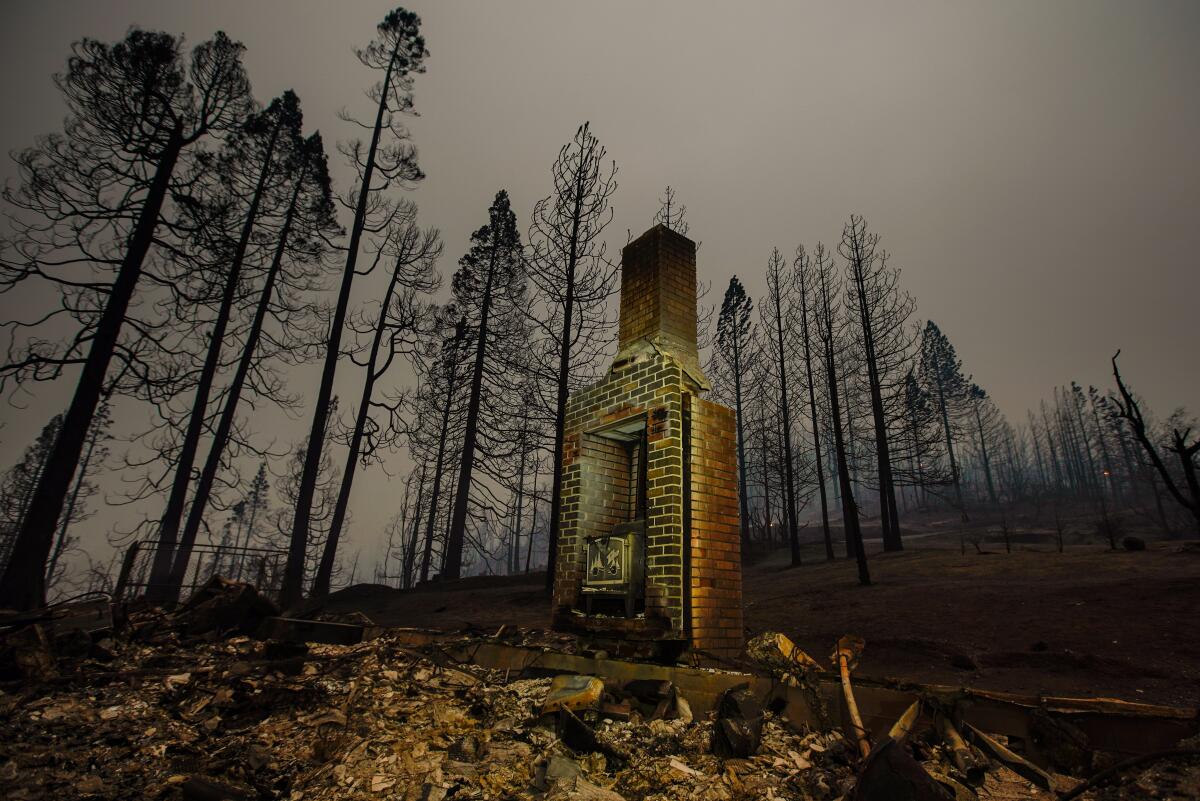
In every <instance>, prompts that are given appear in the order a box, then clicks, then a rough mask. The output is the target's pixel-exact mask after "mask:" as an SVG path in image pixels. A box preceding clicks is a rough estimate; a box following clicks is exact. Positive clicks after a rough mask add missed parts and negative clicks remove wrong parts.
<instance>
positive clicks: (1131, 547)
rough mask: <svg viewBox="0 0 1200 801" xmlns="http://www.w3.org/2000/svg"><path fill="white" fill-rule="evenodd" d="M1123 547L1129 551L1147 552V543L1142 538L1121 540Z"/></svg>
mask: <svg viewBox="0 0 1200 801" xmlns="http://www.w3.org/2000/svg"><path fill="white" fill-rule="evenodd" d="M1121 547H1123V548H1124V549H1125V550H1127V551H1144V550H1146V541H1145V540H1144V539H1142V538H1141V537H1124V538H1122V540H1121Z"/></svg>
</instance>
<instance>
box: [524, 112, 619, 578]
mask: <svg viewBox="0 0 1200 801" xmlns="http://www.w3.org/2000/svg"><path fill="white" fill-rule="evenodd" d="M605 153H606V151H605V149H604V147H603V146H602V145H601V144H600V142H599V140H598V139H596V137H595V135H593V134H592V132H591V130H590V128H589V125H588V123H586V122H585V123H584V124H583V125H581V126H579V129H578V130H576V131H575V137H574V138H573V139H572V140H571V141H570V142H569V143H567V144H565V145H563V146H562V148H561V149H560V150H559V151H558V158H557V159H555V161H554V165H553V166H552V167H551V169H550V174H551V178H552V180H553V182H554V191H553V193H552V194H550V195H549V196H548V197H546V198H543V199H542V200H540V201H538V203H537V205H536V206H534V208H533V222H532V223H531V224H530V227H529V244H530V248H531V253H530V257H529V270H528V273H529V278H530V280H531V281H532V283H533V285H534V286H535V287H536V289H537V297H538V300H539V301H540V304H539V305H540V306H541V307H542V309H541V311H542V314H541V315H539V316H535V317H533V318H532V320H533V323H534V325H535V326H536V327H537V328H540V329H541V330H542V333H543V335H544V336H545V338H546V339H547V340H548V341H550V342H553V343H554V346H553V347H551V348H547V349H546V350H545V353H546V355H547V356H548V358H549V361H550V364H548V365H545V367H544V368H543V369H544V370H545V372H547V373H548V374H549V375H548V376H547V377H548V378H549V377H552V380H553V386H554V387H555V392H554V408H553V418H554V453H553V455H552V458H553V459H554V468H553V471H552V473H551V476H552V481H553V488H552V489H551V495H550V540H549V549H550V564H554V558H555V553H556V552H557V548H558V522H559V516H560V514H561V511H562V500H561V498H560V495H561V491H562V449H563V431H564V429H565V426H566V417H567V396H568V394H569V392H570V390H571V389H572V388H574V387H575V386H578V385H579V384H580V383H581V382H580V379H581V378H582V379H584V380H587V379H591V378H592V377H593V373H594V368H595V365H596V364H598V362H599V360H600V357H601V356H602V355H603V354H604V348H605V346H606V345H607V338H606V337H604V336H602V334H603V332H604V331H605V330H606V329H607V328H609V327H610V326H611V321H610V320H609V319H608V314H607V301H608V298H609V296H611V295H612V293H613V290H614V286H615V279H616V274H617V271H616V267H614V266H613V264H612V262H611V261H609V260H608V258H607V257H606V256H605V243H604V242H603V241H601V239H600V236H601V234H602V233H603V232H604V229H605V228H606V227H607V226H608V224H609V223H610V222H611V221H612V209H611V208H610V207H609V198H611V197H612V195H613V193H614V192H616V190H617V183H616V180H615V179H616V174H617V166H616V163H615V162H609V163H608V164H607V165H606V164H605V161H604V158H605ZM572 379H574V381H572ZM553 581H554V571H552V570H548V571H546V586H547V588H549V587H550V586H551V585H552V584H553Z"/></svg>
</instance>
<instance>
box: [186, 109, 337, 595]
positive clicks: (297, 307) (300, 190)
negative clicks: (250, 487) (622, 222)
mask: <svg viewBox="0 0 1200 801" xmlns="http://www.w3.org/2000/svg"><path fill="white" fill-rule="evenodd" d="M298 122H299V121H298V120H297V121H296V126H295V127H294V128H291V129H290V130H289V131H288V134H289V137H288V138H289V139H292V137H295V138H299V135H300V134H299V125H298ZM288 145H289V149H290V151H291V152H290V155H289V159H288V161H287V163H286V165H285V166H284V167H283V170H284V171H285V173H284V174H285V175H286V182H285V186H284V187H281V190H282V191H283V192H284V193H285V194H286V195H287V198H288V199H287V202H286V206H285V207H284V210H283V217H282V221H281V224H280V227H279V230H278V233H277V234H276V238H275V243H274V249H273V253H272V256H271V261H270V265H269V266H268V267H267V271H266V275H265V276H264V277H263V283H262V289H261V290H260V291H259V294H258V300H257V303H256V305H255V308H254V316H253V319H252V320H251V323H250V328H249V330H248V331H247V333H246V336H245V342H244V343H243V345H242V350H241V354H240V356H239V358H238V361H237V366H236V367H235V368H234V373H233V377H232V379H230V382H229V386H228V387H227V388H226V392H225V401H224V405H223V406H222V407H221V414H220V417H219V419H218V421H217V425H216V428H215V429H214V431H213V435H212V441H211V444H210V445H209V451H208V456H207V457H206V458H205V461H204V466H203V467H202V468H201V470H200V477H199V480H198V481H197V482H196V487H195V490H194V491H193V493H192V502H191V507H190V508H189V510H188V515H187V521H186V523H185V524H184V529H183V536H182V537H181V538H180V541H179V548H178V551H177V554H176V556H175V562H174V565H173V566H172V570H171V577H170V589H169V594H170V595H172V596H175V595H178V592H179V589H180V587H181V585H182V582H183V577H184V575H185V574H186V572H187V565H188V560H189V559H190V557H191V552H192V546H193V545H194V544H195V542H196V537H197V536H198V535H199V533H200V528H201V526H202V525H203V522H204V514H205V511H206V509H207V508H208V506H209V501H210V499H211V497H212V493H213V487H214V485H215V483H216V480H217V474H218V472H219V471H220V469H221V465H222V461H223V457H224V456H225V453H226V450H227V448H228V446H229V443H230V440H231V435H232V432H233V429H234V422H235V420H236V418H237V413H238V409H239V405H240V403H241V399H242V395H243V392H244V390H245V388H246V385H247V381H248V380H249V379H250V375H251V372H252V370H253V369H254V367H255V365H256V364H260V363H261V359H262V355H263V354H262V353H261V352H260V351H261V348H260V343H262V342H263V341H264V340H265V339H271V338H272V335H271V334H270V332H268V331H267V330H266V323H267V321H268V318H274V319H276V320H277V321H279V323H280V329H281V333H280V334H279V337H278V339H279V341H278V342H273V343H272V344H273V345H274V346H275V348H276V349H280V348H282V349H283V350H284V351H286V352H287V353H288V354H289V355H294V354H295V353H296V352H298V351H301V350H302V348H300V347H297V345H298V344H300V341H301V340H302V339H303V334H301V335H300V336H297V335H296V334H295V333H292V331H291V329H292V328H293V327H296V326H299V327H301V328H302V329H303V328H307V327H309V326H308V321H309V320H311V319H313V318H314V315H313V314H312V306H311V302H310V301H309V300H307V298H305V297H304V296H305V295H307V294H311V292H312V290H313V289H314V288H316V286H317V282H318V281H319V278H320V272H321V270H322V268H323V266H324V262H325V258H326V254H327V252H328V246H327V244H326V242H327V240H328V239H329V238H330V237H332V236H335V235H336V234H337V233H338V232H339V231H340V227H339V226H338V225H337V221H336V219H335V214H334V208H333V202H332V188H331V185H330V180H329V170H328V165H327V163H326V159H325V148H324V145H323V144H322V141H321V137H320V134H313V135H311V136H310V137H308V138H307V139H303V140H300V141H298V142H297V141H295V140H293V141H289V142H288ZM297 318H298V320H297ZM260 471H261V468H260Z"/></svg>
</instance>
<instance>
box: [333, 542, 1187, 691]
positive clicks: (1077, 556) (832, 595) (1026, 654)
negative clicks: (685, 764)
mask: <svg viewBox="0 0 1200 801" xmlns="http://www.w3.org/2000/svg"><path fill="white" fill-rule="evenodd" d="M809 533H810V534H811V529H810V530H809ZM971 536H972V539H977V540H980V549H981V550H982V551H983V552H982V553H981V552H979V551H977V550H976V548H975V547H974V546H973V545H971V544H968V545H967V553H966V554H965V555H964V554H962V553H960V544H959V536H958V533H957V531H955V530H953V526H952V524H950V523H948V522H946V521H938V520H934V521H929V522H928V523H926V524H924V525H923V526H921V527H919V528H918V527H914V536H911V537H910V539H909V540H908V541H907V544H906V550H905V551H903V552H900V553H888V554H885V553H882V552H880V547H881V546H880V544H879V543H878V542H874V543H872V542H868V551H869V552H870V554H871V570H872V577H873V580H874V584H873V585H872V586H871V587H860V586H859V585H858V583H857V577H856V574H855V572H854V565H853V562H852V560H846V559H844V558H839V559H837V560H835V561H834V562H831V563H830V562H826V561H825V560H824V553H823V549H821V548H819V547H818V546H817V545H816V544H815V542H807V543H806V545H805V547H804V549H803V556H804V559H805V564H804V566H802V567H800V568H798V569H793V568H790V567H788V566H787V557H786V554H785V552H776V553H775V554H773V555H770V556H768V557H767V558H765V559H762V560H760V561H757V562H755V563H753V564H748V565H747V566H746V567H745V582H744V587H745V591H744V603H745V620H746V628H747V631H748V632H749V633H750V634H751V635H753V634H756V633H759V632H762V631H781V632H784V633H786V634H787V635H788V636H789V637H791V638H792V639H793V640H794V641H795V642H796V643H797V644H798V645H800V647H802V648H803V649H804V650H805V651H807V652H809V653H812V654H814V655H819V656H821V657H822V658H823V657H824V656H826V655H827V654H828V652H829V649H830V648H831V644H832V643H834V642H835V641H836V640H837V638H838V637H840V636H841V635H842V634H845V633H846V632H854V633H856V634H859V635H861V636H862V637H864V638H865V639H866V641H867V648H866V653H865V655H864V658H863V661H862V665H861V667H860V672H861V674H862V675H865V676H871V677H875V678H889V677H890V678H897V679H902V680H907V681H920V682H925V683H941V684H952V685H957V684H963V685H970V686H973V687H978V688H982V689H990V690H1003V691H1013V692H1023V693H1034V694H1036V693H1047V694H1056V695H1083V696H1097V695H1099V696H1112V697H1118V698H1124V699H1127V700H1131V701H1143V702H1147V703H1160V704H1167V705H1177V706H1196V705H1200V642H1198V641H1197V640H1196V638H1195V637H1194V636H1191V635H1190V633H1189V630H1188V629H1187V627H1186V626H1185V625H1183V624H1181V621H1193V620H1196V619H1198V618H1200V581H1197V576H1198V575H1200V552H1198V551H1193V550H1190V549H1189V548H1188V547H1187V545H1186V544H1185V543H1182V542H1179V541H1151V542H1149V544H1148V548H1147V550H1145V551H1138V552H1129V551H1125V550H1118V551H1111V550H1109V549H1108V547H1107V545H1106V544H1104V543H1103V542H1102V541H1100V540H1096V539H1092V538H1091V537H1089V536H1084V535H1079V534H1076V535H1073V536H1071V537H1070V538H1069V539H1068V543H1069V544H1068V545H1067V546H1066V549H1065V552H1064V553H1061V554H1060V553H1057V552H1056V548H1055V544H1054V542H1053V539H1052V537H1051V535H1050V534H1049V533H1048V532H1046V531H1045V530H1037V531H1021V530H1015V531H1014V532H1013V538H1014V540H1021V541H1020V542H1014V543H1013V552H1012V553H1006V552H1005V549H1004V545H1003V543H1002V542H1001V541H1000V540H999V538H998V535H997V534H995V533H993V534H991V535H988V536H987V537H986V539H985V537H984V535H983V534H981V533H978V532H973V533H972V535H971ZM867 537H868V540H870V538H871V534H870V532H869V531H868V533H867ZM809 539H811V536H810V537H809ZM1080 540H1084V541H1083V542H1080ZM543 581H544V576H543V575H541V574H537V575H530V576H528V577H521V576H517V577H504V578H500V577H480V578H474V579H466V580H463V581H460V582H456V583H455V584H452V585H437V584H430V585H428V586H426V587H423V588H421V589H419V590H417V591H414V592H409V593H405V592H400V591H396V590H391V589H388V588H384V587H369V586H359V587H353V588H350V589H348V590H345V591H343V592H341V593H339V594H337V595H336V596H335V598H334V599H333V601H332V603H331V606H330V608H331V609H334V610H338V611H350V610H358V611H362V612H364V613H366V614H367V615H368V616H369V617H371V618H372V619H373V620H375V621H376V622H378V623H380V624H381V625H393V626H415V627H430V628H439V629H458V628H464V627H465V628H471V627H474V628H477V629H479V630H481V631H494V630H495V629H496V628H497V627H499V626H500V625H502V624H504V623H513V624H516V625H519V626H522V627H525V628H543V627H545V626H547V625H548V620H549V607H548V602H547V600H546V596H545V595H544V593H543V592H542V589H541V587H542V583H543Z"/></svg>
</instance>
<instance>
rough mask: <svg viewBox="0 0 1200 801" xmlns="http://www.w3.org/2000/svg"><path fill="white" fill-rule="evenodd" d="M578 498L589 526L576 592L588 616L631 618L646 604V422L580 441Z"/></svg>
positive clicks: (634, 422)
mask: <svg viewBox="0 0 1200 801" xmlns="http://www.w3.org/2000/svg"><path fill="white" fill-rule="evenodd" d="M583 448H584V454H583V456H584V462H585V464H587V466H588V469H587V471H586V473H585V477H584V487H583V494H584V496H585V497H587V498H589V500H591V503H590V504H589V507H590V508H589V510H588V513H589V515H590V516H591V517H592V522H593V525H592V526H590V528H591V531H590V532H589V533H588V535H587V537H586V541H585V543H584V574H583V582H582V586H581V588H580V589H581V592H580V601H581V602H582V607H583V611H584V613H585V614H588V615H611V616H624V617H626V618H631V617H635V616H637V615H639V614H644V613H645V604H646V567H645V566H646V510H647V504H648V502H649V500H648V493H647V482H646V465H647V461H648V460H647V450H648V443H647V439H646V418H645V416H644V415H639V416H637V417H635V418H632V419H629V420H625V421H622V422H621V423H618V424H616V425H613V426H607V427H605V428H604V429H602V430H599V431H591V432H588V433H586V434H585V435H584V437H583Z"/></svg>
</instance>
